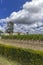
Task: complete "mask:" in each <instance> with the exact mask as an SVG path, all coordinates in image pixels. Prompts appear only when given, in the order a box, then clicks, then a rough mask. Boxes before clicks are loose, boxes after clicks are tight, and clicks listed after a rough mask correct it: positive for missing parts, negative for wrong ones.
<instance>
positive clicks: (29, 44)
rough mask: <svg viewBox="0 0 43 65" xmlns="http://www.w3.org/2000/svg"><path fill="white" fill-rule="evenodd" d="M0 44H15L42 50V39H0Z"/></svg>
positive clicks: (20, 46)
mask: <svg viewBox="0 0 43 65" xmlns="http://www.w3.org/2000/svg"><path fill="white" fill-rule="evenodd" d="M0 44H5V45H11V46H16V47H19V48H26V49H28V48H29V49H34V50H41V51H43V41H38V40H37V41H33V40H4V39H3V40H2V39H1V40H0Z"/></svg>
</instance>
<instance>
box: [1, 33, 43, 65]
mask: <svg viewBox="0 0 43 65" xmlns="http://www.w3.org/2000/svg"><path fill="white" fill-rule="evenodd" d="M0 55H1V56H2V57H4V58H6V59H8V60H9V59H10V61H11V62H12V63H13V64H14V65H17V64H18V65H19V64H20V65H43V35H40V34H38V35H35V34H34V35H14V36H13V35H9V36H5V35H3V36H2V38H1V39H0ZM8 60H7V61H8ZM10 61H9V63H10ZM13 61H14V62H13ZM15 62H16V63H15ZM8 65H9V64H8ZM10 65H11V64H10Z"/></svg>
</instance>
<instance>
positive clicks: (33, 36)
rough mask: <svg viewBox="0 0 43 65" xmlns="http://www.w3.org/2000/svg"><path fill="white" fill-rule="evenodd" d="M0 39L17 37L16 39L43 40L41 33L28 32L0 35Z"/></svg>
mask: <svg viewBox="0 0 43 65" xmlns="http://www.w3.org/2000/svg"><path fill="white" fill-rule="evenodd" d="M2 39H17V40H41V41H43V34H29V35H8V36H6V35H2Z"/></svg>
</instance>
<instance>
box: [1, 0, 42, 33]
mask: <svg viewBox="0 0 43 65" xmlns="http://www.w3.org/2000/svg"><path fill="white" fill-rule="evenodd" d="M0 21H5V22H6V21H14V22H15V23H18V24H28V26H27V28H26V25H25V26H24V28H25V29H29V30H30V29H31V31H32V30H35V29H33V28H34V27H35V28H36V27H40V26H41V25H43V0H32V1H31V2H26V3H25V4H24V5H23V9H22V10H20V11H18V12H12V13H11V15H10V16H9V17H7V18H6V19H1V20H0ZM29 26H30V27H29ZM18 29H20V28H19V26H18ZM38 32H39V31H38Z"/></svg>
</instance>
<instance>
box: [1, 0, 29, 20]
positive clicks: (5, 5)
mask: <svg viewBox="0 0 43 65" xmlns="http://www.w3.org/2000/svg"><path fill="white" fill-rule="evenodd" d="M26 1H30V0H0V19H2V18H6V17H8V16H9V15H10V14H11V13H12V12H13V11H19V10H20V9H22V5H23V4H24V3H25V2H26Z"/></svg>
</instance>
